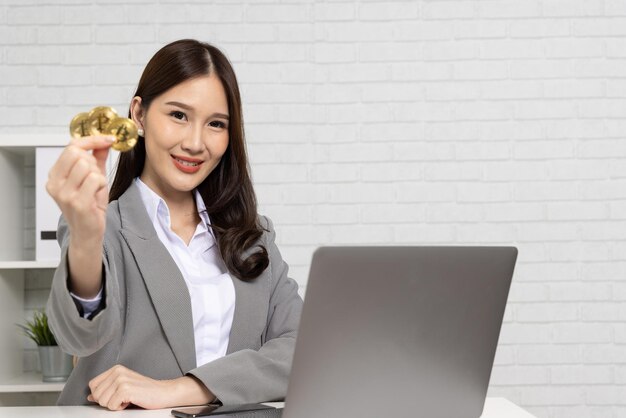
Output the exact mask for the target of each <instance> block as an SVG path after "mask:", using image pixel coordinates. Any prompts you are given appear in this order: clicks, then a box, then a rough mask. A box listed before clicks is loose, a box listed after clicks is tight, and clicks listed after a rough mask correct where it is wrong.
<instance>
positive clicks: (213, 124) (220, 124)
mask: <svg viewBox="0 0 626 418" xmlns="http://www.w3.org/2000/svg"><path fill="white" fill-rule="evenodd" d="M209 125H210V126H211V127H213V128H225V127H226V124H225V123H224V122H220V121H219V120H214V121H212V122H209Z"/></svg>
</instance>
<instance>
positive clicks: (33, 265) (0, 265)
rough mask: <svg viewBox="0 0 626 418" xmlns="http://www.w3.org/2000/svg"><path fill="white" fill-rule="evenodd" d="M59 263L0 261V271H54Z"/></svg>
mask: <svg viewBox="0 0 626 418" xmlns="http://www.w3.org/2000/svg"><path fill="white" fill-rule="evenodd" d="M58 265H59V261H58V260H57V261H34V260H32V261H0V270H27V269H55V268H57V266H58Z"/></svg>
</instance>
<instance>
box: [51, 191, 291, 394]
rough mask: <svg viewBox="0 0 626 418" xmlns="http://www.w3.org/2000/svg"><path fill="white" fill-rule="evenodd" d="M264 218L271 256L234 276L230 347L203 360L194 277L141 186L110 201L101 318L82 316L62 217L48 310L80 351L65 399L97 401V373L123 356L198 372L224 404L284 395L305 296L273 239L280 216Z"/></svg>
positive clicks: (166, 371) (148, 368) (60, 335)
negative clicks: (167, 242)
mask: <svg viewBox="0 0 626 418" xmlns="http://www.w3.org/2000/svg"><path fill="white" fill-rule="evenodd" d="M259 221H260V222H261V225H262V226H263V227H264V228H265V229H267V230H268V231H267V232H264V233H263V235H262V236H261V238H260V239H259V241H258V244H262V245H264V246H265V248H266V249H267V251H268V253H269V259H270V263H269V266H268V268H267V269H265V271H264V272H263V273H262V274H261V275H260V276H259V277H257V278H256V279H254V280H252V281H250V282H244V281H241V280H239V279H237V278H235V277H234V276H233V283H234V285H235V295H236V304H235V314H234V318H233V324H232V329H231V331H230V339H229V343H228V349H227V354H226V356H224V357H222V358H219V359H216V360H214V361H212V362H210V363H207V364H204V365H197V364H196V355H195V344H194V331H193V321H192V313H191V300H190V298H189V292H188V290H187V285H186V284H185V281H184V279H183V276H182V274H181V272H180V270H179V269H178V267H177V266H176V263H175V262H174V260H173V259H172V257H171V256H170V254H169V252H168V251H167V249H166V248H165V246H164V245H163V244H162V243H161V241H160V240H159V238H158V236H157V235H156V231H155V230H154V227H153V225H152V223H151V221H150V218H149V217H148V214H147V212H146V209H145V207H144V204H143V202H142V200H141V197H140V194H139V190H138V189H137V186H136V185H135V184H134V183H133V184H131V186H130V187H129V188H128V190H127V191H126V192H125V193H124V194H123V195H122V196H121V197H120V198H119V199H118V200H117V201H114V202H111V203H110V204H109V207H108V210H107V226H106V231H105V237H104V252H103V267H102V268H103V277H104V283H105V287H104V295H105V296H104V301H105V307H104V309H102V310H101V311H100V312H98V313H97V314H96V315H95V316H94V317H93V318H92V319H85V318H82V317H81V316H80V314H79V310H78V309H77V307H76V306H75V304H74V301H73V299H72V297H71V295H70V293H69V291H68V288H67V280H68V268H67V261H68V259H67V249H68V243H69V230H68V226H67V223H66V222H65V221H64V220H63V218H61V220H60V222H59V229H58V240H59V243H60V245H61V263H60V265H59V267H58V268H57V270H56V271H55V274H54V279H53V282H52V289H51V291H50V298H49V299H48V304H47V312H48V315H49V318H50V325H51V328H52V331H53V333H54V335H55V337H56V339H57V341H58V343H59V345H60V346H61V348H62V349H63V350H64V351H66V352H68V353H70V354H74V355H77V356H79V357H80V360H79V361H78V364H77V366H76V368H75V369H74V371H73V372H72V375H71V376H70V378H69V380H68V381H67V384H66V385H65V388H64V390H63V392H62V393H61V396H60V397H59V400H58V404H59V405H80V404H88V403H89V402H88V401H87V395H88V394H89V388H88V386H87V385H88V382H89V380H91V379H92V378H93V377H95V376H97V375H98V374H100V373H102V372H104V371H106V370H108V369H109V368H111V367H112V366H114V365H116V364H122V365H124V366H126V367H128V368H130V369H132V370H135V371H136V372H138V373H141V374H143V375H146V376H149V377H152V378H154V379H173V378H176V377H180V376H183V375H193V376H195V377H197V378H198V379H199V380H201V381H202V382H203V383H204V384H205V385H206V387H207V388H209V389H210V390H211V392H213V393H214V394H215V395H216V396H217V397H218V399H219V400H220V401H222V402H223V403H224V404H236V403H248V402H265V401H275V400H282V399H284V397H285V395H286V392H287V380H288V377H289V372H290V370H291V360H292V357H293V351H294V345H295V339H296V334H297V327H298V324H299V321H300V312H301V310H302V299H301V298H300V296H299V295H298V293H297V291H298V285H297V283H296V282H295V281H294V280H292V279H290V278H289V277H288V276H287V271H288V266H287V264H286V263H285V262H284V261H283V259H282V257H281V255H280V252H279V251H278V248H277V247H276V244H275V243H274V239H275V236H276V234H275V232H274V228H273V225H272V222H271V221H270V220H269V218H267V217H264V216H260V217H259ZM255 247H256V245H255V246H252V247H251V248H250V249H248V250H247V252H246V253H245V254H244V257H245V256H247V255H249V254H251V253H252V252H254V251H255V250H256V248H255ZM231 276H232V274H231Z"/></svg>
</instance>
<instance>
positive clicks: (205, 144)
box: [131, 74, 228, 200]
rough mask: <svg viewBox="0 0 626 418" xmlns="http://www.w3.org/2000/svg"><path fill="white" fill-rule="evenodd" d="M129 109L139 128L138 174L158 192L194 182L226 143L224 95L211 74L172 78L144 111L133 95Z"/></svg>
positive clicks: (184, 188)
mask: <svg viewBox="0 0 626 418" xmlns="http://www.w3.org/2000/svg"><path fill="white" fill-rule="evenodd" d="M131 113H132V116H133V119H134V120H135V122H136V123H138V125H139V127H143V129H144V131H145V134H144V138H145V139H144V140H145V144H146V161H145V164H144V167H143V171H142V173H141V176H140V177H141V180H142V181H143V182H144V183H146V184H147V185H148V186H149V187H150V188H151V189H152V190H154V191H155V192H157V194H159V195H160V196H161V197H163V198H166V197H168V196H169V197H175V196H177V195H180V194H181V193H186V194H188V192H189V191H191V190H193V189H194V188H196V187H197V186H198V185H199V184H200V183H202V181H203V180H204V179H206V178H207V177H208V175H209V174H211V172H212V171H213V169H214V168H215V167H216V166H217V165H218V164H219V162H220V160H221V158H222V156H223V155H224V153H225V152H226V149H227V147H228V100H227V98H226V92H225V91H224V87H223V85H222V82H221V81H220V80H219V78H218V77H217V76H216V75H214V74H211V75H208V76H200V77H196V78H192V79H189V80H186V81H184V82H182V83H180V84H177V85H176V86H174V87H172V88H171V89H169V90H167V91H166V92H165V93H163V94H161V95H159V96H157V97H156V98H155V99H154V100H153V101H152V103H150V106H149V107H148V110H147V111H146V110H145V109H144V108H143V107H142V106H141V98H140V97H135V98H134V99H133V102H132V104H131ZM166 200H167V199H166Z"/></svg>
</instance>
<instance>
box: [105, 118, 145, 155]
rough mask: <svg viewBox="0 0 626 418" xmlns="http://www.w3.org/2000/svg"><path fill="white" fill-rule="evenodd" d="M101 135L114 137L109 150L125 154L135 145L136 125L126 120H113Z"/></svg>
mask: <svg viewBox="0 0 626 418" xmlns="http://www.w3.org/2000/svg"><path fill="white" fill-rule="evenodd" d="M103 134H105V135H113V136H115V138H116V139H115V142H114V143H113V145H112V146H111V148H113V149H114V150H117V151H122V152H125V151H128V150H130V149H132V148H133V147H134V146H135V145H137V125H135V122H133V121H132V120H131V119H128V118H116V119H113V120H112V121H111V123H109V125H108V126H107V128H106V130H105V131H104V132H103Z"/></svg>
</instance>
